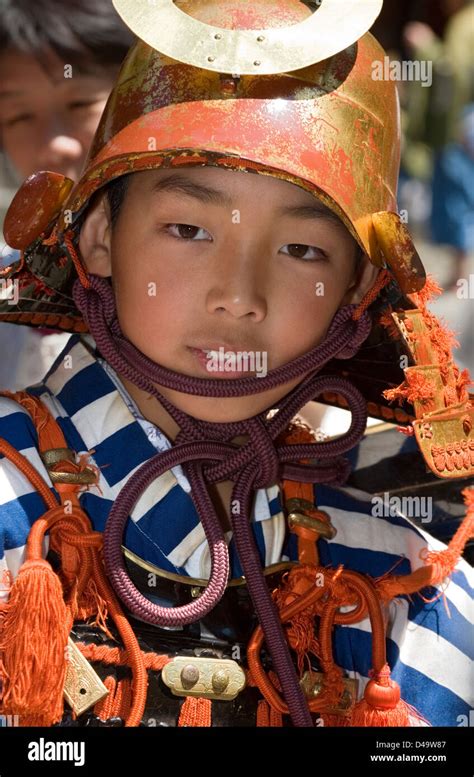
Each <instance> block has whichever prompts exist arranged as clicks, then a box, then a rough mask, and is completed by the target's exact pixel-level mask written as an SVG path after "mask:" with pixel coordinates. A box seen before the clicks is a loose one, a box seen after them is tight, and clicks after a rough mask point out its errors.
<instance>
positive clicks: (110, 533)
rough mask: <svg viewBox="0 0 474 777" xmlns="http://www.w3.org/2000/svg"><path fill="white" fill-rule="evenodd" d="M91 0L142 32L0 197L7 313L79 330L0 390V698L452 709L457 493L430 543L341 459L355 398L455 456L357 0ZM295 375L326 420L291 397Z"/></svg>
mask: <svg viewBox="0 0 474 777" xmlns="http://www.w3.org/2000/svg"><path fill="white" fill-rule="evenodd" d="M115 5H116V8H117V9H118V11H119V12H121V13H122V14H123V16H124V18H125V21H126V22H127V23H128V24H129V25H130V27H131V28H132V30H133V31H134V32H135V33H136V34H137V36H138V38H140V39H141V40H139V42H138V43H137V44H136V46H135V47H134V48H133V49H132V50H131V51H130V54H129V56H128V58H127V61H126V62H125V64H124V66H123V69H122V71H121V74H120V76H119V79H118V82H117V84H116V86H115V88H114V90H113V92H112V95H111V97H110V99H109V102H108V104H107V107H106V109H105V112H104V115H103V118H102V121H101V124H100V126H99V129H98V131H97V134H96V137H95V139H94V143H93V145H92V148H91V151H90V154H89V158H88V160H87V163H86V167H85V170H84V173H83V175H82V177H81V180H80V181H79V182H78V184H77V185H76V186H75V187H74V188H73V187H72V186H71V184H70V182H68V180H67V179H64V178H62V177H60V176H57V175H52V174H50V173H48V172H42V173H39V174H37V175H36V176H33V177H31V178H30V179H28V181H27V182H25V184H24V187H23V189H22V190H21V192H20V194H19V195H18V197H17V199H16V201H15V202H14V203H13V204H12V206H11V208H10V212H9V214H8V217H7V221H6V236H7V239H8V240H9V242H10V243H11V244H12V245H15V246H16V247H18V248H19V249H21V250H22V259H21V262H20V263H18V264H17V265H16V266H13V267H11V268H10V269H9V271H8V273H7V274H6V275H5V277H6V279H7V280H8V281H9V282H10V283H13V282H14V281H15V280H16V281H17V282H18V285H19V291H20V294H19V301H18V305H17V306H16V307H15V306H11V307H10V308H9V309H8V308H7V307H6V306H5V307H4V308H3V311H2V316H3V317H6V316H8V317H9V320H11V321H14V322H16V323H25V324H30V325H44V324H45V323H47V324H48V325H54V326H56V327H60V328H63V329H64V330H65V331H70V332H73V333H75V334H74V336H73V337H71V339H70V340H69V342H68V345H67V347H66V348H65V350H64V351H63V353H62V354H61V355H60V357H59V358H58V360H57V361H56V363H55V364H54V365H53V367H52V369H51V370H50V372H49V373H48V375H47V376H46V377H45V379H44V380H43V381H42V382H41V383H39V384H37V385H35V386H30V387H28V389H27V390H26V391H25V392H19V393H16V394H14V395H13V394H8V392H6V393H5V394H4V396H3V397H2V398H1V400H0V454H2V455H3V458H2V459H0V467H1V469H0V473H1V478H2V484H3V485H2V496H1V500H0V528H1V532H2V533H1V537H2V543H3V545H2V564H3V570H4V590H3V602H4V603H3V606H2V632H1V636H0V649H1V651H2V674H3V697H2V705H3V706H2V709H3V710H4V711H5V712H6V713H8V714H17V715H18V716H19V719H20V724H21V725H52V724H55V723H61V724H63V725H64V724H65V723H66V722H70V718H71V717H72V719H73V722H74V724H76V725H84V724H85V722H89V723H90V721H91V720H93V721H95V722H96V724H98V725H117V724H118V725H120V724H122V723H123V724H124V725H126V726H136V725H140V724H142V725H157V724H159V725H201V726H208V725H217V726H222V725H226V726H227V725H247V726H249V725H250V726H252V725H259V726H265V725H272V726H281V725H293V726H302V727H307V726H314V725H326V726H379V725H388V726H409V725H447V726H456V725H459V719H460V717H462V716H465V715H466V714H468V710H469V709H470V705H471V701H470V697H469V694H470V691H469V672H470V659H469V652H470V639H469V634H470V631H469V629H470V628H471V624H472V606H471V604H472V603H471V593H472V571H471V569H470V567H469V565H468V564H467V563H466V562H465V561H463V560H462V559H461V558H460V556H461V553H462V551H463V548H464V545H465V543H466V541H467V539H468V538H469V536H470V535H471V534H472V530H473V529H472V524H473V517H472V496H471V495H470V492H468V491H466V493H465V496H466V503H467V506H468V515H467V517H466V519H465V521H464V522H463V523H462V525H461V526H460V527H459V529H458V531H457V532H456V534H455V536H454V538H453V539H452V541H451V543H450V545H449V548H446V547H445V546H444V545H442V544H441V543H439V542H437V541H436V540H434V538H432V537H430V535H429V534H427V533H426V532H425V531H423V530H422V529H420V528H418V527H417V526H416V525H415V524H414V523H413V522H412V521H410V520H409V519H407V518H405V517H404V516H403V515H401V514H399V513H397V512H395V513H393V512H392V511H390V510H387V511H385V512H384V514H383V515H379V514H378V513H376V511H375V510H374V502H373V500H372V499H371V497H370V495H368V494H365V493H362V492H358V491H356V490H355V489H353V488H349V487H347V486H346V487H345V486H344V483H345V481H346V479H347V477H348V474H349V470H350V465H349V463H348V461H347V460H346V459H345V457H344V456H343V454H344V453H347V452H348V451H350V450H353V449H354V446H355V445H357V443H358V442H359V441H360V439H361V438H362V436H363V434H364V430H365V425H366V420H367V412H368V411H369V412H370V414H371V415H379V416H380V417H382V418H390V419H391V420H392V421H394V422H397V423H399V424H401V425H402V427H403V428H404V429H405V431H407V432H408V433H411V434H412V435H414V437H415V438H416V440H417V442H418V443H419V445H420V448H421V451H422V454H423V456H424V459H425V461H426V463H427V464H428V466H429V467H430V468H431V469H432V471H433V472H435V473H436V474H437V475H438V476H439V477H461V476H462V477H466V476H467V475H468V474H469V473H472V469H473V463H472V452H473V447H474V441H473V438H472V433H471V429H472V408H471V405H470V403H469V398H468V395H467V391H466V383H467V380H468V379H467V376H465V375H464V374H461V373H460V372H459V370H458V369H457V368H456V367H455V365H454V364H453V362H452V359H451V354H450V348H449V345H450V343H449V337H448V335H447V333H446V332H445V331H444V330H443V329H442V328H441V326H440V325H439V323H438V322H437V321H436V319H435V318H434V317H433V316H432V315H431V314H430V313H429V310H428V309H427V305H426V302H427V299H428V296H429V291H430V288H431V287H432V284H431V282H426V279H425V276H424V273H423V268H422V266H421V262H420V260H419V258H418V256H417V254H416V251H415V249H414V247H413V245H412V243H411V239H410V236H409V234H408V232H407V230H406V228H405V227H404V225H403V224H402V223H401V221H400V219H399V217H398V215H397V213H396V200H395V190H396V178H397V171H398V160H399V127H398V108H397V96H396V90H395V87H394V85H393V83H391V82H379V81H373V80H372V79H371V75H370V74H371V63H372V62H373V61H374V60H375V59H376V58H381V59H383V50H382V49H381V48H380V46H379V45H378V44H377V43H376V41H375V40H374V38H373V37H372V36H371V35H370V34H369V33H366V30H367V29H368V28H369V27H370V25H371V24H372V22H373V20H374V18H375V15H376V12H377V11H378V10H380V5H381V3H374V2H365V3H359V4H358V6H357V10H354V11H352V12H351V13H352V17H351V23H350V24H349V23H347V24H346V25H345V27H344V28H341V29H340V31H339V33H338V34H337V35H336V32H335V30H336V29H338V25H339V24H340V14H341V12H342V5H341V3H339V2H338V1H337V0H332V2H327V3H325V4H323V6H322V8H321V9H319V10H317V11H316V12H314V14H312V13H311V11H310V10H309V8H308V7H307V5H306V4H305V3H301V2H298V0H286V2H284V3H278V4H276V3H274V2H270V1H269V0H259V2H257V3H255V2H253V3H235V2H233V1H232V0H228V1H227V2H225V3H222V2H219V3H216V2H213V0H209V1H208V2H205V3H202V2H201V3H197V2H193V1H191V0H189V2H184V0H183V2H179V3H175V4H170V5H169V7H167V9H166V11H165V10H164V9H163V8H153V6H149V7H147V11H146V13H145V14H144V13H142V12H141V11H139V10H135V11H130V10H129V9H127V8H125V5H126V4H125V3H122V0H116V3H115ZM346 13H347V10H346ZM320 14H321V16H319V15H320ZM318 17H319V21H318ZM167 24H168V25H169V24H173V25H177V26H179V30H180V35H177V36H175V37H174V38H173V42H170V40H169V39H168V38H167V37H166V35H164V34H162V33H161V32H160V31H164V30H165V29H166V25H167ZM296 27H297V28H298V36H297V38H295V36H294V34H293V32H294V31H293V28H295V29H296ZM301 36H303V39H304V40H307V41H308V42H309V41H311V46H309V45H308V46H302V45H301ZM306 36H307V38H306ZM283 44H284V45H283ZM282 45H283V47H282ZM277 51H280V54H278V55H277V54H276V52H277ZM282 51H283V52H284V53H281V52H282ZM259 52H260V53H259ZM39 201H41V203H42V208H41V209H40V210H38V208H37V203H38V202H39ZM85 332H88V333H89V334H88V335H86V336H84V334H83V333H85ZM402 357H403V358H402ZM401 367H405V372H404V373H403V371H402V369H401ZM318 398H323V399H325V400H326V401H328V402H333V403H336V404H341V405H344V406H346V407H347V408H348V409H349V410H350V411H351V412H352V422H351V426H350V429H349V430H348V431H347V432H346V433H345V434H344V435H342V436H340V437H338V438H336V439H330V440H324V441H318V440H317V439H316V437H315V434H314V433H313V432H312V431H311V430H310V429H309V428H308V427H306V426H305V425H304V424H302V423H301V422H300V421H298V418H297V416H298V412H299V411H300V410H301V408H302V407H304V405H305V404H306V403H307V402H309V401H311V400H314V399H318ZM45 510H46V511H45ZM469 581H470V582H469ZM446 605H447V607H446ZM447 609H449V614H448V612H447ZM67 645H69V651H66V653H65V647H66V646H67ZM124 666H126V667H128V669H127V670H126V669H124ZM25 677H27V678H28V681H27V682H26V685H25V679H24V678H25ZM85 677H87V678H88V680H87V682H86V680H85V679H84V678H85ZM81 689H82V690H83V691H84V693H83V694H82V696H83V697H84V698H83V699H81ZM63 693H64V698H65V700H66V702H67V704H65V703H64V700H63ZM71 710H72V712H71ZM153 721H154V723H153Z"/></svg>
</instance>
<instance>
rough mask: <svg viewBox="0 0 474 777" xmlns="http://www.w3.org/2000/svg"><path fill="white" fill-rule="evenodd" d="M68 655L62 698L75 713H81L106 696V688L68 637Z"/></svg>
mask: <svg viewBox="0 0 474 777" xmlns="http://www.w3.org/2000/svg"><path fill="white" fill-rule="evenodd" d="M68 657H69V663H68V668H67V672H66V681H65V683H64V698H65V699H66V701H67V703H68V704H69V706H70V707H71V708H72V709H73V710H74V712H75V713H76V715H82V713H83V712H85V711H86V710H88V709H89V707H92V706H93V705H94V704H96V703H97V702H98V701H100V700H101V699H103V698H104V696H107V694H108V690H107V688H106V687H105V685H104V683H103V682H102V680H101V679H100V677H99V675H98V674H97V672H96V671H95V670H94V669H93V668H92V666H91V665H90V663H89V662H88V660H87V659H86V658H85V657H84V656H83V655H82V653H81V651H80V650H79V648H78V647H77V646H76V645H75V644H74V642H73V641H72V639H71V638H70V637H69V639H68Z"/></svg>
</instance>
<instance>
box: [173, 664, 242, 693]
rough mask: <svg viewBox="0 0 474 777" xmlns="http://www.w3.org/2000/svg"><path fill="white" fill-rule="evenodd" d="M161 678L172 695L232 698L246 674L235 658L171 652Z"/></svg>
mask: <svg viewBox="0 0 474 777" xmlns="http://www.w3.org/2000/svg"><path fill="white" fill-rule="evenodd" d="M161 678H162V680H163V682H164V683H165V685H167V686H168V688H169V689H170V690H171V692H172V693H174V695H175V696H200V697H202V698H204V699H220V700H222V701H232V699H235V697H236V696H237V694H238V693H240V691H241V690H242V689H243V688H244V687H245V683H246V677H245V672H244V671H243V669H242V668H241V667H240V666H239V665H238V663H237V662H236V661H232V660H231V659H227V658H194V657H193V656H175V657H174V658H173V659H172V660H171V661H170V663H169V664H166V666H164V667H163V670H162V672H161Z"/></svg>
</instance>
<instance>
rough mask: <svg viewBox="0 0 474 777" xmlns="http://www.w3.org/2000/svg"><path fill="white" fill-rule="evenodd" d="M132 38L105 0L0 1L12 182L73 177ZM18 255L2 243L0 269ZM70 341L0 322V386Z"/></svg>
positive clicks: (44, 364)
mask: <svg viewBox="0 0 474 777" xmlns="http://www.w3.org/2000/svg"><path fill="white" fill-rule="evenodd" d="M132 41H133V36H132V35H131V33H130V31H129V30H128V29H127V28H126V27H125V25H123V24H122V22H121V20H120V18H119V16H118V15H117V14H116V12H115V10H114V8H113V6H112V3H111V2H110V0H68V2H67V3H65V2H63V0H35V2H31V0H0V83H1V87H0V146H1V149H2V151H3V154H4V159H5V162H6V165H7V168H8V171H7V172H8V174H9V175H10V176H11V177H12V179H13V182H14V185H16V186H19V185H20V183H22V181H23V180H24V179H25V178H26V177H28V176H29V175H31V174H32V173H34V172H37V171H38V170H51V171H53V172H58V173H61V174H62V175H65V176H67V177H68V178H71V179H72V180H74V181H75V180H77V179H78V178H79V174H80V172H81V169H82V166H83V164H84V161H85V158H86V156H87V152H88V149H89V145H90V143H91V141H92V138H93V136H94V133H95V130H96V128H97V124H98V122H99V119H100V116H101V114H102V110H103V108H104V106H105V103H106V100H107V98H108V95H109V93H110V90H111V88H112V85H113V83H114V80H115V78H116V75H117V72H118V69H119V66H120V64H121V62H122V60H123V58H124V57H125V54H126V53H127V50H128V48H129V47H130V45H131V43H132ZM2 185H5V181H2ZM18 258H19V255H18V252H16V251H13V250H12V249H10V248H9V246H7V245H5V243H4V242H3V243H2V250H1V256H0V266H1V267H6V266H8V265H11V264H13V263H14V262H16V261H17V260H18ZM0 293H2V288H0ZM68 337H69V335H67V334H63V333H52V332H51V330H35V329H30V328H27V327H19V326H16V325H15V324H5V323H2V324H0V386H1V387H2V388H7V389H10V390H14V389H15V388H17V387H18V386H20V385H25V384H28V383H30V384H31V383H33V382H35V381H37V380H40V378H42V377H43V376H44V374H45V373H46V371H47V369H48V368H49V366H50V365H51V364H52V362H53V361H54V359H55V357H56V355H57V354H58V353H59V352H60V351H61V350H62V349H63V347H64V344H65V340H66V339H67V338H68Z"/></svg>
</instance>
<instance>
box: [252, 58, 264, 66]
mask: <svg viewBox="0 0 474 777" xmlns="http://www.w3.org/2000/svg"><path fill="white" fill-rule="evenodd" d="M253 64H254V65H261V64H262V63H261V62H260V60H259V59H256V60H255V61H254V63H253Z"/></svg>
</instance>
